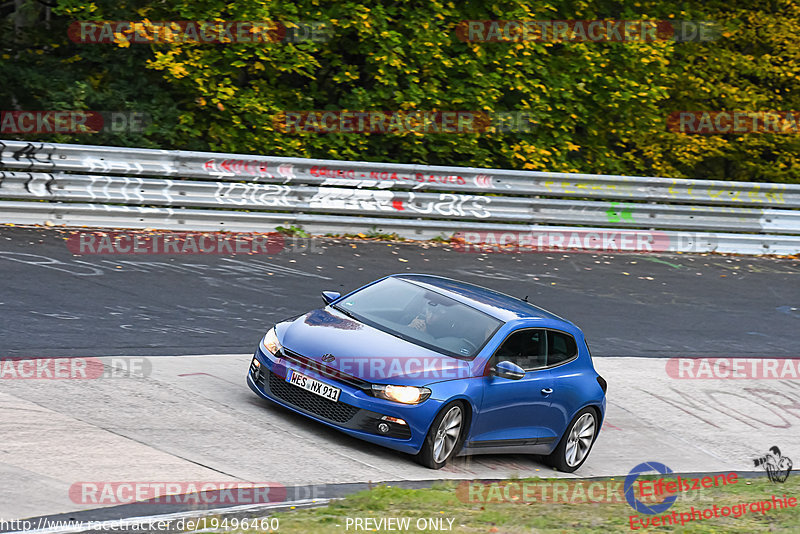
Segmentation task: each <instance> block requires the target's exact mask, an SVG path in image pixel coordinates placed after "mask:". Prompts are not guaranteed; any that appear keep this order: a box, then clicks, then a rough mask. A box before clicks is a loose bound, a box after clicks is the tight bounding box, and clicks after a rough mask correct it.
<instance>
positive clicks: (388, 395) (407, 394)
mask: <svg viewBox="0 0 800 534" xmlns="http://www.w3.org/2000/svg"><path fill="white" fill-rule="evenodd" d="M372 394H373V395H375V396H376V397H379V398H381V399H386V400H390V401H394V402H401V403H403V404H419V403H420V402H422V401H424V400H425V399H427V398H428V397H430V396H431V390H429V389H428V388H418V387H416V386H391V385H383V384H373V385H372Z"/></svg>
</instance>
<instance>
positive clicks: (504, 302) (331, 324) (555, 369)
mask: <svg viewBox="0 0 800 534" xmlns="http://www.w3.org/2000/svg"><path fill="white" fill-rule="evenodd" d="M322 297H323V301H324V303H325V307H323V308H320V309H316V310H313V311H311V312H308V313H306V314H305V315H301V316H299V317H297V318H294V319H292V320H287V321H284V322H281V323H279V324H277V325H275V327H274V328H272V329H270V330H269V332H267V334H266V335H265V336H264V338H263V339H262V340H261V343H260V344H259V346H258V349H257V350H256V353H255V356H254V358H253V361H252V363H251V365H250V369H249V373H248V376H247V383H248V385H249V386H250V388H251V389H252V390H253V391H254V392H256V393H257V394H258V395H259V396H261V397H263V398H265V399H269V400H270V401H272V402H274V403H277V404H279V405H281V406H284V407H285V408H288V409H289V410H292V411H294V412H296V413H298V414H300V415H303V416H306V417H309V418H311V419H314V420H316V421H319V422H320V423H323V424H326V425H328V426H331V427H334V428H336V429H338V430H341V431H342V432H345V433H346V434H349V435H351V436H354V437H357V438H360V439H363V440H366V441H370V442H372V443H377V444H379V445H383V446H385V447H389V448H392V449H396V450H398V451H402V452H405V453H408V454H413V455H415V457H416V459H417V460H418V461H419V462H420V463H421V464H422V465H425V466H427V467H430V468H433V469H439V468H441V467H443V466H444V465H445V464H446V463H447V461H448V460H450V459H451V458H453V457H454V456H459V455H470V454H483V453H489V454H496V453H516V454H519V453H530V454H537V455H542V456H544V457H545V459H546V462H547V463H548V464H550V465H552V466H553V467H555V468H556V469H558V470H560V471H565V472H572V471H575V470H576V469H578V468H579V467H580V466H581V465H582V464H583V462H585V461H586V458H587V457H588V455H589V451H591V449H592V445H593V444H594V441H595V438H596V437H597V433H598V432H599V430H600V426H601V425H602V422H603V417H604V414H605V408H606V398H605V393H606V381H605V380H604V379H603V378H602V377H601V376H600V375H598V374H597V372H596V371H595V370H594V366H593V365H592V359H591V356H590V354H589V348H588V346H587V344H586V341H585V339H584V337H583V333H582V332H581V331H580V329H578V327H576V326H575V325H574V324H572V323H570V322H569V321H566V320H564V319H562V318H560V317H558V316H557V315H554V314H552V313H550V312H548V311H545V310H543V309H541V308H538V307H536V306H534V305H533V304H530V303H528V302H527V299H525V300H523V299H518V298H515V297H511V296H509V295H505V294H503V293H499V292H497V291H494V290H491V289H487V288H484V287H480V286H476V285H473V284H468V283H465V282H459V281H456V280H451V279H449V278H443V277H439V276H432V275H426V274H399V275H392V276H388V277H386V278H382V279H380V280H377V281H375V282H372V283H371V284H368V285H366V286H364V287H362V288H360V289H357V290H355V291H353V292H352V293H348V294H347V295H344V296H341V295H340V294H339V293H336V292H332V291H325V292H323V293H322Z"/></svg>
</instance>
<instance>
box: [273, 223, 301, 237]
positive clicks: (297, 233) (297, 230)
mask: <svg viewBox="0 0 800 534" xmlns="http://www.w3.org/2000/svg"><path fill="white" fill-rule="evenodd" d="M275 231H276V232H278V233H279V234H283V235H287V236H290V237H309V233H308V232H306V231H305V230H303V228H302V227H301V226H295V225H294V224H293V225H291V226H276V227H275Z"/></svg>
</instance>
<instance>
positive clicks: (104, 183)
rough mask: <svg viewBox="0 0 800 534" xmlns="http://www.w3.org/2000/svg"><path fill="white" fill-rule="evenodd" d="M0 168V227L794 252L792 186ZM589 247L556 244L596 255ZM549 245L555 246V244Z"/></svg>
mask: <svg viewBox="0 0 800 534" xmlns="http://www.w3.org/2000/svg"><path fill="white" fill-rule="evenodd" d="M0 169H2V170H1V171H0V213H1V214H2V215H1V216H0V222H10V223H30V224H35V223H36V224H42V223H44V222H45V221H50V222H51V223H53V224H68V225H75V226H84V225H85V226H102V227H124V228H164V229H186V230H189V229H194V230H229V231H272V230H273V229H274V228H275V226H277V225H282V224H289V225H292V224H294V225H303V226H304V227H305V228H306V229H307V230H309V231H311V232H313V233H357V232H365V231H369V230H370V229H372V228H375V229H377V230H379V231H383V232H391V233H397V234H399V235H401V236H403V237H408V238H431V237H436V236H447V237H449V236H451V235H452V234H454V233H459V236H461V237H465V236H466V237H465V239H466V240H467V241H470V242H473V241H476V240H479V241H488V242H490V243H491V242H492V240H494V241H497V240H498V239H500V238H498V235H500V234H504V235H505V236H506V237H504V238H502V239H503V242H505V243H510V242H512V241H513V242H516V243H519V242H522V241H524V239H522V238H520V237H519V236H520V234H531V235H542V232H550V233H552V232H556V233H558V232H562V233H563V232H570V231H580V232H584V233H586V232H587V231H590V230H593V231H598V232H602V233H609V232H610V233H614V232H616V233H617V234H619V235H620V236H623V235H627V234H626V232H641V231H650V232H657V233H658V235H659V236H662V237H663V236H666V238H664V239H666V240H667V241H669V245H664V246H662V247H661V249H660V250H670V251H695V252H712V251H717V252H733V253H745V254H759V253H762V254H763V253H772V254H795V253H798V252H800V210H798V209H797V208H800V185H794V184H760V183H749V182H721V181H701V180H678V179H667V178H648V177H630V176H604V175H591V174H565V173H546V172H532V171H510V170H497V169H475V168H467V167H435V166H423V165H402V164H386V163H369V162H346V161H331V160H314V159H301V158H281V157H270V156H247V155H241V154H217V153H202V152H185V151H166V150H151V149H136V148H117V147H100V146H84V145H67V144H50V143H27V142H21V141H0ZM30 201H39V202H30ZM620 232H621V233H620ZM697 232H699V233H697ZM508 235H516V237H508ZM548 235H551V234H548ZM565 235H566V234H565ZM515 240H516V241H515ZM533 241H534V242H536V243H537V245H536V247H538V248H541V247H542V240H541V239H539V240H538V241H536V239H534V240H533ZM553 241H555V243H554V242H553ZM578 241H580V239H579V240H578ZM589 241H591V244H587V243H588V241H587V240H584V241H581V242H580V243H577V244H576V243H572V244H571V245H570V246H566V245H567V241H565V242H564V243H563V244H564V247H563V248H569V249H575V248H585V249H590V250H598V249H599V248H600V247H597V246H595V243H596V242H598V241H597V240H589ZM601 241H602V239H601ZM664 242H666V241H664ZM581 243H582V244H581ZM545 244H549V245H552V246H551V248H561V245H560V244H559V241H558V240H553V239H549V238H548V239H546V240H545ZM536 247H534V248H536Z"/></svg>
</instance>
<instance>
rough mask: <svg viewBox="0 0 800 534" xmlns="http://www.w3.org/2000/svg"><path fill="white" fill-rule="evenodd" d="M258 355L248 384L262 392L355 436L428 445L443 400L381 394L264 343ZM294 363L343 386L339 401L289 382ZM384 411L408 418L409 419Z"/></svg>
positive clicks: (404, 447)
mask: <svg viewBox="0 0 800 534" xmlns="http://www.w3.org/2000/svg"><path fill="white" fill-rule="evenodd" d="M253 360H254V361H253V362H251V364H250V369H249V371H248V373H247V385H248V386H250V389H252V390H253V391H254V392H255V393H256V394H258V395H259V396H261V397H263V398H265V399H268V400H270V401H272V402H274V403H276V404H279V405H281V406H283V407H285V408H288V409H289V410H292V411H293V412H296V413H299V414H301V415H304V416H306V417H309V418H311V419H314V420H315V421H318V422H320V423H323V424H326V425H328V426H330V427H333V428H336V429H337V430H340V431H342V432H344V433H345V434H348V435H350V436H353V437H356V438H359V439H363V440H365V441H369V442H372V443H376V444H378V445H383V446H384V447H388V448H391V449H395V450H398V451H401V452H405V453H409V454H416V453H417V452H419V450H420V449H421V448H422V444H423V442H424V440H425V436H426V435H427V433H428V429H429V428H430V425H431V423H432V422H433V419H434V418H435V417H436V414H437V413H438V412H439V410H440V409H441V407H442V405H443V402H442V401H439V400H436V399H433V398H429V399H427V400H425V401H424V402H422V403H420V404H414V405H407V404H401V403H397V402H392V401H388V400H384V399H378V398H376V397H373V396H371V395H369V394H367V393H366V392H365V391H363V390H362V389H359V388H357V387H354V386H352V385H350V384H346V383H343V382H340V381H338V380H335V379H331V378H330V377H326V376H323V375H320V374H319V373H317V372H316V371H314V370H313V369H309V368H305V367H302V366H300V365H296V364H295V363H294V362H292V361H289V360H287V359H286V358H281V357H279V356H275V355H272V354H270V353H268V352H266V351H264V350H262V348H261V347H259V348H258V349H257V350H256V352H255V354H254V357H253ZM255 361H257V362H258V363H259V364H260V365H256V364H255ZM288 369H293V370H295V371H297V372H300V373H302V374H304V375H307V376H310V377H312V378H315V379H317V380H320V381H322V382H324V383H326V384H328V385H331V386H334V387H337V388H339V389H341V394H340V395H339V400H338V402H334V401H330V400H328V399H325V398H322V397H320V396H318V395H315V394H314V393H311V392H310V391H306V390H304V389H302V388H300V387H298V386H295V385H293V384H289V383H288V382H286V380H285V377H286V373H287V371H288ZM384 417H390V418H396V419H402V420H403V421H405V422H406V424H405V425H402V424H399V423H396V422H393V421H391V420H388V419H384ZM382 423H383V424H385V425H386V426H388V428H389V430H388V431H386V432H381V431H380V430H379V425H381V424H382ZM384 430H385V427H384Z"/></svg>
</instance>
